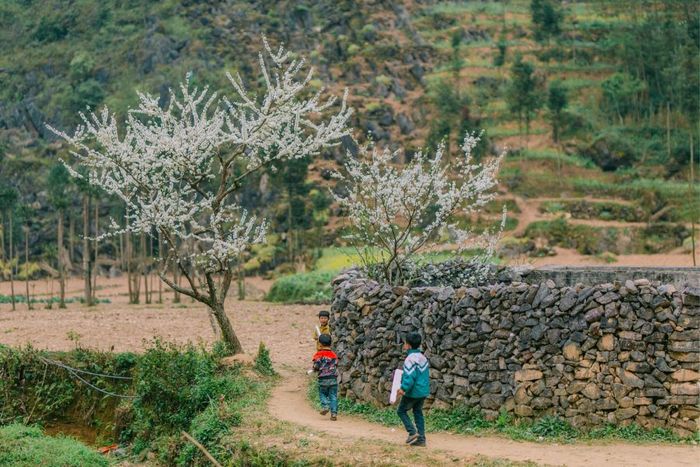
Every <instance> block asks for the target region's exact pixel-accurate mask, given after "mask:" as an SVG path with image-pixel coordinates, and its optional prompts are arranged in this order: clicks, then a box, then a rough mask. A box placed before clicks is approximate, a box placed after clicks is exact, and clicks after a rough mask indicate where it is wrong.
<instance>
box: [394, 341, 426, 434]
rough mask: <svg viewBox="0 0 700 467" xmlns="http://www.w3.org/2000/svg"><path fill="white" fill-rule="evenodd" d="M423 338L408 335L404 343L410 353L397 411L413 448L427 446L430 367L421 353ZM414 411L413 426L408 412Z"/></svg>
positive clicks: (404, 367) (405, 363) (404, 371)
mask: <svg viewBox="0 0 700 467" xmlns="http://www.w3.org/2000/svg"><path fill="white" fill-rule="evenodd" d="M420 344H421V337H420V334H418V333H415V332H413V333H410V334H408V335H407V336H406V337H405V338H404V341H403V350H404V351H406V352H407V353H408V355H407V356H406V360H404V362H403V374H402V375H401V389H399V391H398V394H399V395H400V396H402V397H401V403H400V404H399V408H398V410H397V411H396V412H397V413H398V415H399V418H400V419H401V421H402V422H403V426H404V427H406V431H408V438H407V439H406V443H407V444H409V445H411V446H425V421H424V419H423V403H424V402H425V398H426V397H428V396H429V395H430V365H429V363H428V359H427V358H425V355H423V354H422V353H421V351H420ZM409 410H412V411H413V418H414V419H415V421H416V425H415V426H413V422H411V418H410V417H409V416H408V411H409Z"/></svg>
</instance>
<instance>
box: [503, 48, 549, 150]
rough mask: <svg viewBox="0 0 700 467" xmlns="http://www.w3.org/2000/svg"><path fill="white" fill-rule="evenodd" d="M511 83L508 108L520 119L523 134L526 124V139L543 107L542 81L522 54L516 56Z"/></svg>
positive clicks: (519, 123) (519, 124)
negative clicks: (538, 112) (523, 126)
mask: <svg viewBox="0 0 700 467" xmlns="http://www.w3.org/2000/svg"><path fill="white" fill-rule="evenodd" d="M511 75H512V77H511V83H510V87H509V89H508V93H507V99H508V108H509V109H510V111H511V112H512V113H514V114H515V115H516V116H517V117H518V126H519V128H520V131H521V134H522V124H523V122H524V123H525V136H526V139H527V138H529V136H530V122H531V121H532V119H533V118H534V117H535V116H536V115H537V111H538V110H539V109H540V107H541V106H542V84H543V83H542V80H541V79H539V78H538V77H537V76H536V75H535V69H534V67H533V66H532V64H530V63H528V62H524V61H523V59H522V56H521V55H520V54H518V55H516V57H515V62H514V63H513V66H512V68H511Z"/></svg>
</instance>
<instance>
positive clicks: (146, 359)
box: [0, 341, 287, 465]
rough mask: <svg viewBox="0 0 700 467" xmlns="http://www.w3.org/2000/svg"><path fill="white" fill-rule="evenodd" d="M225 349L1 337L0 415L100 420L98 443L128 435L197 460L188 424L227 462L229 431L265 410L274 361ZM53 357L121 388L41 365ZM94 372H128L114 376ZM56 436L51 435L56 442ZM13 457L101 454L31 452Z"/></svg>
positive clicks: (160, 455)
mask: <svg viewBox="0 0 700 467" xmlns="http://www.w3.org/2000/svg"><path fill="white" fill-rule="evenodd" d="M224 355H226V353H225V352H224V349H223V348H221V347H219V346H215V348H214V350H212V351H209V350H206V349H204V348H200V347H195V346H192V345H187V346H176V345H174V344H166V343H162V342H159V341H156V342H154V344H153V345H152V347H151V348H149V349H147V350H146V352H145V353H144V354H143V355H135V354H129V353H124V354H111V353H99V352H88V351H85V350H80V349H79V350H75V351H72V352H67V353H57V352H52V353H49V352H39V351H36V350H34V349H31V348H30V349H23V350H13V349H9V348H6V347H1V346H0V420H2V421H3V422H4V423H7V422H12V421H15V420H20V421H27V420H30V421H36V422H48V421H51V420H57V421H63V420H65V421H66V422H72V423H74V424H77V423H80V422H82V423H83V424H93V425H98V426H102V427H103V428H104V430H102V433H103V434H102V435H101V437H100V438H98V439H100V441H99V444H102V443H104V444H111V443H112V442H121V443H127V444H129V445H130V446H131V450H132V452H133V453H134V455H135V456H137V457H139V458H142V457H145V456H146V454H147V453H149V452H150V453H154V454H155V456H156V458H157V459H158V460H159V462H161V463H163V464H165V465H203V463H204V462H206V461H205V459H204V457H203V456H202V454H201V452H200V451H199V450H197V449H196V448H195V447H194V446H192V445H191V444H190V443H189V442H187V441H185V440H183V439H182V437H181V436H180V432H181V431H182V430H185V431H187V432H188V433H190V434H191V435H192V436H193V437H194V438H195V439H197V440H198V441H199V442H200V443H202V444H203V445H204V446H205V447H206V448H207V449H208V450H209V451H210V452H211V453H212V454H213V455H214V456H215V457H216V458H217V459H219V461H221V462H223V463H224V464H226V463H227V461H231V462H233V460H234V458H233V453H232V450H230V449H229V446H227V445H226V441H225V440H226V439H227V436H228V435H229V434H230V432H231V430H234V429H235V427H237V426H240V425H241V424H242V423H243V418H244V416H246V414H249V413H250V412H251V411H253V412H259V411H260V410H263V407H264V403H265V400H266V399H267V397H268V395H269V390H270V387H271V384H272V381H273V378H270V377H269V376H268V375H270V374H272V373H273V372H274V370H273V368H272V366H271V363H270V361H269V358H268V357H269V356H267V355H265V352H264V351H262V352H260V354H259V355H258V358H257V365H256V366H257V368H258V369H260V371H259V372H257V373H253V372H252V371H250V370H246V369H244V368H242V367H241V366H238V365H236V366H233V367H229V366H224V365H222V363H221V358H222V357H223V356H224ZM49 360H52V361H60V362H62V363H63V364H67V365H69V366H71V367H73V368H76V370H74V371H79V372H82V373H80V374H81V375H82V377H83V378H84V379H85V380H86V381H89V382H90V383H91V384H92V385H94V386H95V387H98V388H100V389H102V390H104V391H108V392H110V393H112V394H119V395H121V396H123V398H121V399H118V398H116V397H105V394H104V393H101V392H97V391H96V390H94V389H93V388H90V387H87V386H85V385H84V384H81V383H80V382H79V381H78V379H77V378H76V377H75V375H74V374H73V373H70V372H68V371H66V369H65V368H61V367H58V366H56V365H55V364H48V365H47V362H48V361H49ZM85 371H89V372H90V374H88V373H84V372H85ZM99 374H103V375H116V376H121V377H126V378H130V379H126V380H118V381H117V382H116V383H115V382H114V381H113V380H111V379H110V378H108V377H106V376H99ZM117 403H118V405H117ZM75 414H77V415H78V417H77V418H76V417H74V415H75ZM86 414H88V415H86ZM39 433H40V432H39ZM32 436H33V435H32ZM109 436H111V437H109ZM52 439H53V438H49V441H47V442H51V443H53V442H54V441H51V440H52ZM57 439H59V440H61V438H57ZM2 441H3V440H2V436H0V464H1V465H7V464H6V463H3V462H2V459H3V458H2V455H3V454H4V452H3V450H2V448H3V447H4V446H5V443H4V442H2ZM55 442H58V441H55ZM61 442H63V441H61ZM61 446H63V445H61ZM65 446H68V447H70V445H69V444H65ZM17 449H20V448H17ZM13 452H15V451H13ZM75 458H76V459H80V458H79V457H78V456H77V455H76V456H75ZM9 465H16V464H14V463H10V464H9ZM19 465H100V464H98V463H91V462H88V461H80V462H79V463H77V464H73V463H69V462H66V463H55V464H51V463H44V462H41V461H37V462H33V461H28V463H27V464H19ZM279 465H287V464H279Z"/></svg>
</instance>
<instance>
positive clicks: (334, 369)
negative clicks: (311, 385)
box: [313, 334, 338, 421]
mask: <svg viewBox="0 0 700 467" xmlns="http://www.w3.org/2000/svg"><path fill="white" fill-rule="evenodd" d="M318 342H319V344H320V345H321V348H320V349H319V350H318V351H317V352H316V353H315V354H314V356H313V363H314V371H316V372H318V397H319V399H321V415H326V414H327V413H328V410H329V409H330V411H331V420H333V421H336V420H337V419H338V356H337V355H336V354H335V352H333V351H332V350H331V342H332V340H331V336H329V335H328V334H321V335H320V336H318Z"/></svg>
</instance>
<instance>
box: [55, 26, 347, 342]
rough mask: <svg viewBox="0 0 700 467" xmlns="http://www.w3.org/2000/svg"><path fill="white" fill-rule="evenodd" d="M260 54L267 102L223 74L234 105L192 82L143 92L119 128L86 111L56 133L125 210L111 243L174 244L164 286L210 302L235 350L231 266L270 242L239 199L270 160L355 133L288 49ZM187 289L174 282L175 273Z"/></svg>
mask: <svg viewBox="0 0 700 467" xmlns="http://www.w3.org/2000/svg"><path fill="white" fill-rule="evenodd" d="M263 43H264V48H265V51H264V53H260V54H259V62H260V69H261V73H262V77H263V79H264V83H265V91H264V94H263V95H262V96H255V95H253V94H252V93H250V92H249V91H247V90H246V88H245V86H244V84H243V81H242V79H241V77H240V76H238V75H237V76H236V77H232V76H231V75H230V74H227V76H228V78H229V80H230V81H231V84H232V85H233V88H234V90H235V98H234V99H232V100H229V99H227V98H225V97H221V98H220V97H219V94H218V93H210V92H209V90H208V88H204V89H201V90H199V89H197V88H193V87H192V86H191V85H190V80H189V77H188V80H187V82H186V83H182V84H181V85H180V92H179V93H175V92H172V91H171V93H170V100H169V104H168V105H167V106H166V107H165V108H161V107H160V106H159V105H158V98H157V97H154V96H151V95H149V94H142V93H139V98H140V101H139V105H138V107H137V108H135V109H131V110H130V111H129V113H128V117H127V119H126V121H125V122H124V124H123V126H121V127H120V125H118V124H117V121H116V118H115V116H114V115H113V114H112V113H110V112H109V110H108V109H106V108H105V109H103V110H102V111H101V112H100V113H99V114H94V113H90V114H89V115H84V114H81V118H82V121H83V124H82V125H81V126H79V127H78V128H77V129H76V131H75V132H74V133H73V134H72V135H71V134H67V133H65V132H62V131H58V130H55V129H53V128H51V130H52V131H54V132H55V133H56V134H57V135H59V136H60V137H62V138H63V139H64V140H66V141H67V142H68V143H70V145H71V146H72V147H73V148H74V151H73V152H72V154H73V156H74V157H75V160H76V161H75V162H76V164H77V165H78V166H81V167H83V168H84V170H83V171H81V173H82V174H84V175H81V174H80V173H78V171H77V170H76V167H71V165H69V164H68V163H66V165H67V166H68V169H69V171H70V172H71V174H72V175H73V176H74V177H81V176H84V177H86V178H87V180H88V181H89V183H91V184H94V185H98V186H100V187H101V188H103V189H104V190H106V191H107V192H109V193H112V194H114V195H116V196H118V197H119V198H120V199H121V200H122V201H123V202H124V203H126V210H127V216H126V217H127V219H126V227H124V226H119V225H117V224H116V223H115V222H114V221H113V222H112V224H113V225H112V228H111V229H110V231H109V232H108V233H107V234H105V235H117V234H119V233H121V232H125V231H126V232H145V233H147V234H152V235H157V234H158V233H160V234H161V235H162V237H163V239H164V241H165V242H166V244H167V251H166V255H165V259H164V261H163V262H162V264H161V267H162V270H161V274H160V277H161V279H162V280H163V281H164V282H165V283H167V284H168V285H169V286H170V287H171V288H173V289H174V290H176V291H177V292H179V293H182V294H185V295H189V296H190V297H192V298H194V299H195V300H197V301H199V302H201V303H204V304H205V305H207V307H208V308H209V310H210V314H211V316H212V317H213V318H214V319H215V321H216V323H218V327H219V329H220V331H221V337H222V339H223V341H224V342H225V343H226V344H227V345H228V346H229V348H230V349H231V350H232V351H233V352H234V353H239V352H242V347H241V344H240V341H239V340H238V337H237V336H236V334H235V332H234V330H233V327H232V326H231V322H230V321H229V319H228V317H227V316H226V313H225V311H224V301H225V299H226V295H227V293H228V291H229V286H230V284H231V280H232V278H233V275H234V269H233V264H232V263H234V262H235V260H236V259H237V258H238V256H239V254H240V253H241V252H242V251H244V250H245V249H246V248H247V247H249V246H250V245H251V244H253V243H259V242H263V241H264V238H265V229H266V222H265V221H264V220H262V219H257V218H256V217H255V216H254V215H251V214H249V213H247V212H246V211H245V210H244V209H242V207H241V206H240V205H239V204H238V203H237V201H236V192H237V190H238V189H239V188H240V187H241V186H242V183H243V182H244V180H245V179H246V177H248V176H249V175H251V174H253V173H255V172H256V171H259V170H260V169H262V168H263V167H265V166H267V165H269V164H270V163H272V162H274V161H284V160H290V159H295V158H300V157H303V156H308V155H313V154H317V153H319V151H320V150H321V149H322V148H324V147H328V146H331V145H334V144H338V141H339V139H340V138H341V137H342V136H344V135H347V134H349V130H348V127H347V122H348V119H349V117H350V115H351V113H352V109H349V108H348V107H347V106H346V97H347V92H346V95H345V96H344V97H343V99H342V102H341V103H340V106H339V107H338V108H337V109H335V110H332V109H331V107H332V106H333V105H334V103H335V99H334V98H330V99H328V100H325V101H322V100H321V97H322V96H321V94H322V90H321V91H319V92H318V93H315V94H314V93H310V92H309V89H308V86H307V85H308V83H309V81H310V80H311V78H312V73H313V70H312V69H309V70H308V73H306V74H305V75H301V76H300V74H301V71H302V69H303V68H304V61H303V60H295V59H293V58H292V57H291V55H290V54H289V52H286V51H285V50H284V48H283V47H280V48H279V49H278V50H277V51H273V50H272V49H271V48H270V46H269V45H268V43H267V41H266V40H265V39H264V38H263ZM173 263H175V264H176V267H177V268H178V269H179V271H180V273H181V274H182V276H183V277H184V279H185V284H186V285H179V284H176V283H175V282H173V281H172V280H170V279H169V278H168V277H167V276H166V274H165V271H167V270H168V268H169V267H170V266H171V265H172V264H173Z"/></svg>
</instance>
